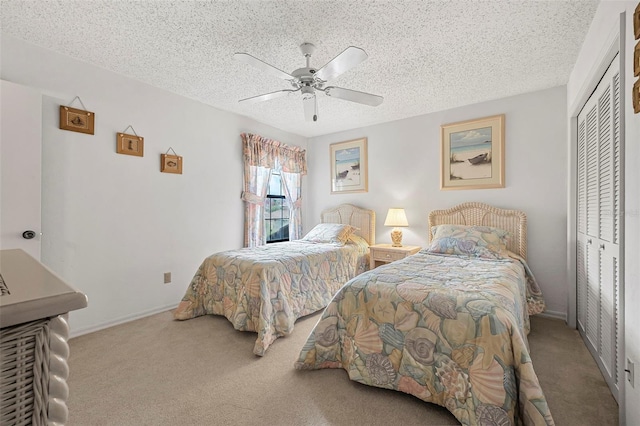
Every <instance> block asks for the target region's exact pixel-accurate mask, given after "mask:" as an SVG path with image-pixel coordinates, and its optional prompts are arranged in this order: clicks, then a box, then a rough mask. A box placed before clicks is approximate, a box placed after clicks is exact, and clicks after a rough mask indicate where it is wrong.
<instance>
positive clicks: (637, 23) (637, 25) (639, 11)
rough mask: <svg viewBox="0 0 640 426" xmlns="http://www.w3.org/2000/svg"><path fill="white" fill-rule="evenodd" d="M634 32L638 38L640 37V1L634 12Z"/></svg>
mask: <svg viewBox="0 0 640 426" xmlns="http://www.w3.org/2000/svg"><path fill="white" fill-rule="evenodd" d="M633 34H634V35H635V39H636V40H638V39H640V2H639V3H638V5H637V6H636V10H635V11H634V12H633Z"/></svg>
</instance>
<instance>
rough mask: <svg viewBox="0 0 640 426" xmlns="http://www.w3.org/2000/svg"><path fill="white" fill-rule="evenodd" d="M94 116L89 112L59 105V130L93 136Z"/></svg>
mask: <svg viewBox="0 0 640 426" xmlns="http://www.w3.org/2000/svg"><path fill="white" fill-rule="evenodd" d="M94 126H95V114H94V113H92V112H91V111H85V110H82V109H77V108H71V107H70V106H65V105H60V128H61V129H62V130H70V131H72V132H80V133H86V134H88V135H93V129H94Z"/></svg>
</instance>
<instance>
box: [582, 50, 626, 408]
mask: <svg viewBox="0 0 640 426" xmlns="http://www.w3.org/2000/svg"><path fill="white" fill-rule="evenodd" d="M620 143H621V142H620V71H619V63H618V57H617V56H616V58H615V59H614V60H613V62H612V64H611V66H610V67H609V69H608V70H607V72H606V73H605V75H604V77H603V78H602V80H601V81H600V83H599V84H598V87H597V88H596V90H595V91H594V93H593V94H592V95H591V97H590V98H589V100H588V101H587V103H586V104H585V106H584V108H583V109H582V111H581V112H580V114H579V115H578V179H577V181H578V188H577V189H578V190H577V197H578V199H577V208H578V211H577V223H578V238H577V247H576V256H577V262H576V263H577V265H576V267H577V274H576V276H577V280H578V283H577V284H578V285H577V289H578V294H577V299H578V307H577V309H578V312H577V313H578V315H577V317H578V330H579V331H580V333H581V334H582V336H583V339H584V340H585V343H586V345H587V347H588V348H589V350H590V351H591V354H592V355H593V356H594V358H595V359H596V361H597V363H598V366H599V367H600V370H601V371H602V374H603V375H604V377H605V380H606V381H607V383H608V385H609V387H610V388H611V392H612V393H613V395H614V397H615V398H616V400H617V399H618V389H619V379H620V376H621V375H620V374H619V370H620V365H619V362H618V354H619V332H618V328H619V317H618V314H619V306H620V301H619V292H618V290H619V286H620V241H619V237H620V235H621V231H622V230H621V227H622V225H623V224H622V223H621V220H620V218H621V216H620V205H621V197H622V191H621V182H620V177H621V173H620V171H621V151H620V148H621V147H620Z"/></svg>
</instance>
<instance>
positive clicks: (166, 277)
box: [164, 272, 171, 284]
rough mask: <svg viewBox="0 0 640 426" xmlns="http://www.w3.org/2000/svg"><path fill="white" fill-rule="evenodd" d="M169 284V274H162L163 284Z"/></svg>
mask: <svg viewBox="0 0 640 426" xmlns="http://www.w3.org/2000/svg"><path fill="white" fill-rule="evenodd" d="M170 282H171V272H165V273H164V283H165V284H169V283H170Z"/></svg>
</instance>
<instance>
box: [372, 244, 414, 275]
mask: <svg viewBox="0 0 640 426" xmlns="http://www.w3.org/2000/svg"><path fill="white" fill-rule="evenodd" d="M421 248H422V247H419V246H402V247H393V246H392V245H391V244H375V245H373V246H370V247H369V256H370V258H371V266H370V268H371V269H374V268H376V267H377V266H380V265H381V264H383V263H391V262H393V261H395V260H400V259H404V258H405V257H407V256H411V255H412V254H416V253H417V252H419V251H420V249H421Z"/></svg>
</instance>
